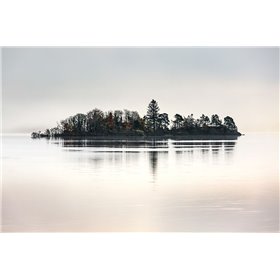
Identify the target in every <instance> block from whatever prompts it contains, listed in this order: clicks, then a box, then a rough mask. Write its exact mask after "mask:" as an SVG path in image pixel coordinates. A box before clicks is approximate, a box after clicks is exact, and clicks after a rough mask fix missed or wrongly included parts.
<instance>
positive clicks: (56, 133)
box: [31, 99, 241, 138]
mask: <svg viewBox="0 0 280 280" xmlns="http://www.w3.org/2000/svg"><path fill="white" fill-rule="evenodd" d="M128 136H135V137H136V136H137V137H139V136H142V137H173V136H176V137H180V136H190V137H193V136H202V137H208V136H209V137H210V136H235V137H237V136H241V133H240V132H238V128H237V126H236V124H235V122H234V120H233V118H232V117H230V116H226V117H225V118H224V121H223V122H222V120H221V119H220V118H219V116H218V115H217V114H213V115H212V116H211V118H209V117H208V116H206V115H204V114H202V115H201V116H200V117H199V118H198V119H195V118H194V116H193V114H190V115H188V116H187V117H185V116H182V115H180V114H175V116H174V119H173V120H171V121H170V120H169V116H168V114H167V113H160V108H159V105H158V103H157V101H155V100H154V99H153V100H152V101H151V102H150V103H149V105H148V109H147V113H146V115H145V116H143V117H140V115H139V114H138V112H137V111H130V110H114V111H108V112H103V111H102V110H99V109H93V110H91V111H89V112H88V113H87V114H81V113H78V114H76V115H74V116H70V117H68V118H66V119H64V120H62V121H60V123H58V125H57V126H56V127H53V128H49V129H46V130H45V131H44V132H42V131H38V132H32V134H31V137H32V138H42V137H47V138H50V137H55V138H58V137H61V138H69V137H120V138H122V137H128Z"/></svg>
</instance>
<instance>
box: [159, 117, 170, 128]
mask: <svg viewBox="0 0 280 280" xmlns="http://www.w3.org/2000/svg"><path fill="white" fill-rule="evenodd" d="M169 123H170V122H169V118H168V114H166V113H162V114H159V115H158V124H159V128H161V129H163V130H168V126H169Z"/></svg>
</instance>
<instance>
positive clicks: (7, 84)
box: [2, 47, 279, 133]
mask: <svg viewBox="0 0 280 280" xmlns="http://www.w3.org/2000/svg"><path fill="white" fill-rule="evenodd" d="M152 99H155V100H156V101H157V102H158V104H159V107H160V112H161V113H168V114H169V118H170V119H172V118H173V116H174V115H175V114H176V113H179V114H181V115H184V116H187V115H189V114H194V117H196V118H198V117H199V116H200V115H201V114H205V115H208V116H211V115H212V114H218V115H219V116H220V118H224V117H226V116H228V115H229V116H231V117H233V119H234V120H235V122H236V124H237V126H238V129H239V131H240V132H242V133H246V132H254V131H256V132H268V131H269V132H270V131H271V132H272V131H275V132H276V131H278V129H279V114H278V110H279V48H207V47H205V48H108V47H106V48H80V47H78V48H21V47H17V48H2V112H3V113H2V118H3V123H2V129H3V133H31V132H32V131H36V130H42V131H43V130H45V129H46V128H51V127H54V126H56V124H57V122H59V121H60V120H62V119H65V118H67V117H68V116H71V115H74V114H76V113H87V112H88V111H90V110H92V109H94V108H99V109H101V110H104V111H107V110H115V109H129V110H135V111H138V112H139V113H140V115H141V116H143V115H144V114H145V113H146V111H147V106H148V103H149V102H150V101H151V100H152Z"/></svg>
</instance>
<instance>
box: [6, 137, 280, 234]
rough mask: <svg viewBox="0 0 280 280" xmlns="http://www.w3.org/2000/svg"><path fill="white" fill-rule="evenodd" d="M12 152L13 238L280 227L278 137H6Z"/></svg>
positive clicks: (9, 210)
mask: <svg viewBox="0 0 280 280" xmlns="http://www.w3.org/2000/svg"><path fill="white" fill-rule="evenodd" d="M3 147H4V148H3V152H4V153H3V203H2V230H3V231H6V232H7V231H242V232H244V231H250V232H252V231H262V232H271V231H277V230H278V229H279V227H278V225H279V201H278V197H279V185H278V182H279V181H278V173H279V171H278V168H277V167H278V158H277V154H278V138H277V137H275V136H274V135H263V136H261V135H252V136H247V135H246V136H245V137H240V138H239V139H238V141H237V140H236V139H212V140H207V139H196V140H195V139H182V138H180V139H179V138H177V139H129V140H120V139H114V140H108V139H106V140H102V139H64V140H63V139H59V140H58V139H49V140H47V141H45V139H30V137H6V138H4V145H3ZM12 174H17V176H13V175H12Z"/></svg>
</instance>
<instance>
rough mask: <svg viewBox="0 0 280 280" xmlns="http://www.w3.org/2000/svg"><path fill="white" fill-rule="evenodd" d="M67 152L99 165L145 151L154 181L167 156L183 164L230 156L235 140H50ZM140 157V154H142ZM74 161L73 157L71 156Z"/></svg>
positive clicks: (127, 161) (130, 162)
mask: <svg viewBox="0 0 280 280" xmlns="http://www.w3.org/2000/svg"><path fill="white" fill-rule="evenodd" d="M49 143H51V144H54V145H57V146H59V147H61V148H62V149H63V151H66V152H75V153H79V154H80V155H81V156H80V157H79V161H80V162H83V161H84V162H86V163H88V164H92V165H93V166H94V168H99V167H101V166H105V165H108V164H111V165H121V164H124V165H133V164H136V162H137V161H138V160H139V157H140V154H143V155H144V154H148V157H143V158H146V159H147V160H148V161H149V166H150V174H151V176H152V179H153V180H152V181H153V182H155V181H156V175H157V169H158V164H159V161H160V162H163V163H164V162H167V161H168V160H169V158H171V159H173V160H176V161H177V163H178V164H180V162H181V163H182V164H185V163H187V162H193V161H194V159H196V160H197V159H201V160H202V161H206V160H208V159H211V158H212V159H213V160H214V161H215V160H216V161H217V160H218V159H219V158H221V156H222V155H225V157H224V158H225V159H226V160H229V159H230V156H231V154H233V153H234V149H235V146H236V143H237V141H234V140H178V139H175V140H173V139H164V140H155V139H150V140H145V139H141V140H135V139H133V140H120V139H113V140H102V139H59V140H50V142H49ZM141 158H142V156H141ZM73 160H74V161H76V160H77V159H76V158H73Z"/></svg>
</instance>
